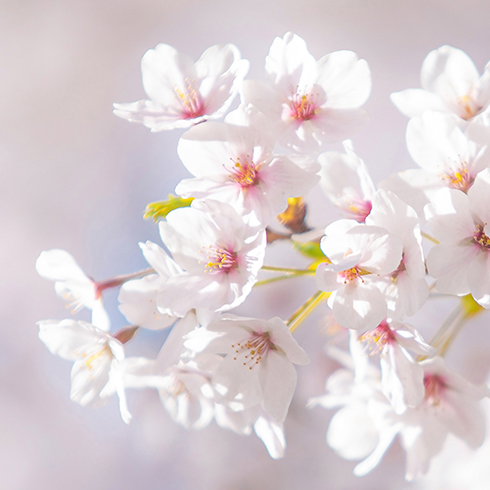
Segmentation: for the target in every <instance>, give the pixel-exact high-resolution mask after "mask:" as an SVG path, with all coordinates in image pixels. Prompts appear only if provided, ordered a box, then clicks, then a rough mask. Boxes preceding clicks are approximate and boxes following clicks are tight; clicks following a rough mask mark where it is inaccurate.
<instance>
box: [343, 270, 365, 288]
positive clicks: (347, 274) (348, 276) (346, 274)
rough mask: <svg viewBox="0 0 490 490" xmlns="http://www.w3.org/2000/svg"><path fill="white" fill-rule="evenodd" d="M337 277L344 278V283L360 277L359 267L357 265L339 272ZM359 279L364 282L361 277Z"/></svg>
mask: <svg viewBox="0 0 490 490" xmlns="http://www.w3.org/2000/svg"><path fill="white" fill-rule="evenodd" d="M339 277H340V278H342V279H343V280H344V284H348V283H350V282H352V281H354V280H356V279H359V278H361V269H360V268H359V267H357V266H355V267H352V268H351V269H347V270H345V271H342V272H340V273H339ZM361 281H362V282H364V281H363V279H362V278H361Z"/></svg>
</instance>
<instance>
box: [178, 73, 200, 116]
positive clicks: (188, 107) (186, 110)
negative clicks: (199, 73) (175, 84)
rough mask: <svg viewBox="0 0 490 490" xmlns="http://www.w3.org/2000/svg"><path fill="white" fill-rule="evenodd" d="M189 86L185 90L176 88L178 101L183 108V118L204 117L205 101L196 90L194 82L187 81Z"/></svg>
mask: <svg viewBox="0 0 490 490" xmlns="http://www.w3.org/2000/svg"><path fill="white" fill-rule="evenodd" d="M185 81H186V83H187V86H186V87H185V88H184V90H180V89H179V88H175V89H174V90H175V94H176V98H177V100H178V101H179V102H180V104H181V106H182V117H183V118H184V119H194V118H196V117H201V116H203V115H204V112H205V110H204V101H203V100H202V98H201V94H200V93H199V91H198V90H196V89H195V88H194V80H192V81H190V80H189V79H188V78H186V79H185Z"/></svg>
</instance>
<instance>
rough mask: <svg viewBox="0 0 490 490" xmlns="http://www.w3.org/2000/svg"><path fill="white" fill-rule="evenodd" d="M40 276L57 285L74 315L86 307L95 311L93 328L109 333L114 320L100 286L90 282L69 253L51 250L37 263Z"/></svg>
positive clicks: (41, 256)
mask: <svg viewBox="0 0 490 490" xmlns="http://www.w3.org/2000/svg"><path fill="white" fill-rule="evenodd" d="M36 270H37V272H38V274H39V275H40V276H42V277H44V278H46V279H50V280H51V281H55V283H54V288H55V291H56V294H57V295H58V296H60V297H61V298H63V299H65V300H67V301H68V305H67V307H68V308H70V309H71V312H72V313H76V312H78V311H79V310H80V309H81V308H83V307H85V308H88V309H89V310H92V324H93V325H96V326H97V327H98V328H100V329H102V330H109V328H110V320H109V316H108V315H107V313H106V311H105V308H104V305H103V303H102V296H101V290H100V287H99V285H98V284H97V283H96V282H95V281H93V280H92V279H90V278H89V277H88V276H87V275H86V274H85V273H84V272H83V271H82V269H81V268H80V266H79V265H78V264H77V263H76V261H75V259H74V258H73V257H72V255H70V254H69V253H68V252H66V251H65V250H59V249H54V250H48V251H44V252H42V253H41V255H40V256H39V258H38V259H37V261H36Z"/></svg>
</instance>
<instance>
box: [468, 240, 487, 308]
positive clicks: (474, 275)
mask: <svg viewBox="0 0 490 490" xmlns="http://www.w3.org/2000/svg"><path fill="white" fill-rule="evenodd" d="M467 274H468V285H469V288H470V292H471V295H472V296H473V298H475V301H476V302H477V303H478V304H479V305H481V306H483V307H484V308H490V253H489V251H488V250H484V251H482V252H480V253H479V254H478V255H477V256H476V257H475V258H474V259H473V261H472V262H471V264H467Z"/></svg>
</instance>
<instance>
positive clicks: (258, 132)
mask: <svg viewBox="0 0 490 490" xmlns="http://www.w3.org/2000/svg"><path fill="white" fill-rule="evenodd" d="M225 123H226V129H227V139H228V142H229V145H230V147H231V148H233V150H234V152H235V156H237V157H240V158H242V159H243V157H245V156H249V157H250V158H251V159H252V160H253V161H254V162H255V163H261V162H266V161H267V160H269V159H270V155H271V153H272V151H273V150H274V146H275V144H276V135H275V133H274V131H273V130H272V128H271V126H270V121H269V120H268V119H267V117H266V116H265V115H264V114H263V113H262V112H261V111H258V110H257V109H256V108H255V107H254V106H253V105H252V104H247V105H245V104H242V105H241V106H240V107H239V108H238V109H236V110H234V111H233V112H230V113H229V114H228V115H227V116H226V119H225Z"/></svg>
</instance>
